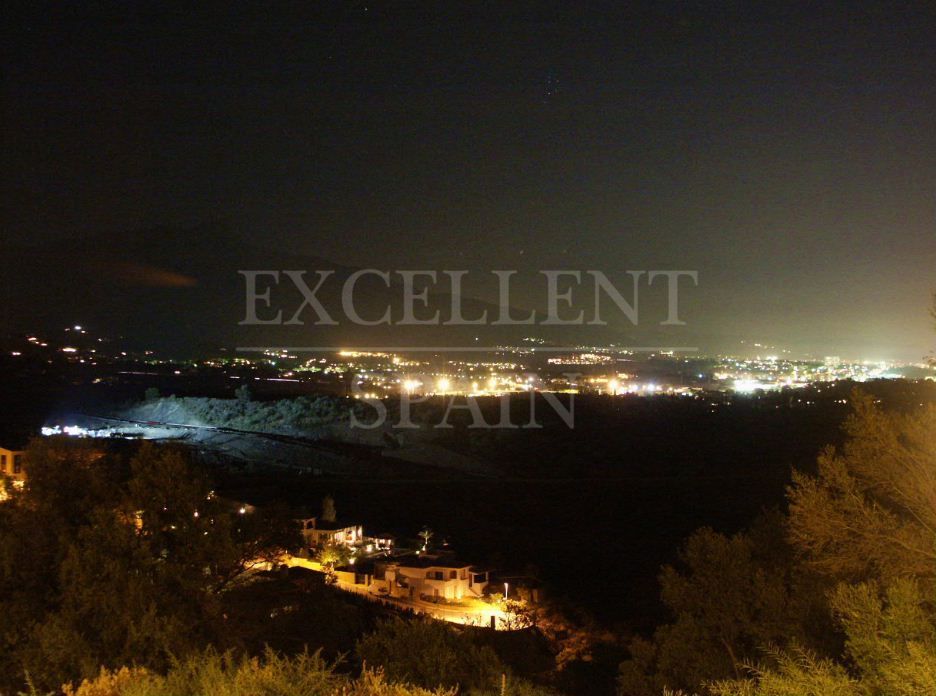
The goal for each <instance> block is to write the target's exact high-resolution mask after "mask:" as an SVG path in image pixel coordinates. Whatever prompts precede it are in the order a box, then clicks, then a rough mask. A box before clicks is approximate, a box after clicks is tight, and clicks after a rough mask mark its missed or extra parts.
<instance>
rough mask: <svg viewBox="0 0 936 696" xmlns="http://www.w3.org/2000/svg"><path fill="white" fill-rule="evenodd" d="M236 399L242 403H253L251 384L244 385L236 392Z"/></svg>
mask: <svg viewBox="0 0 936 696" xmlns="http://www.w3.org/2000/svg"><path fill="white" fill-rule="evenodd" d="M234 397H235V398H236V399H237V400H238V401H241V402H244V403H246V402H248V401H253V391H252V390H251V388H250V385H249V384H242V385H240V386H239V387H238V388H237V389H235V390H234Z"/></svg>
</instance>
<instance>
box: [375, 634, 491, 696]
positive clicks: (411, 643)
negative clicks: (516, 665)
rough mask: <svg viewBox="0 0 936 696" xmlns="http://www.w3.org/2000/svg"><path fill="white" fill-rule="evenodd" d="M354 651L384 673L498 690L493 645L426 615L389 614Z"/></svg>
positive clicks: (421, 682)
mask: <svg viewBox="0 0 936 696" xmlns="http://www.w3.org/2000/svg"><path fill="white" fill-rule="evenodd" d="M357 654H358V657H360V658H361V660H363V661H364V663H365V664H366V665H367V666H380V667H382V668H383V670H384V671H385V672H386V674H387V677H388V678H390V679H392V680H396V681H403V682H409V683H412V684H416V685H418V686H423V687H426V688H435V687H437V686H443V687H456V686H457V687H461V688H462V689H463V690H464V691H468V690H469V689H492V690H493V689H496V688H497V687H498V686H499V685H500V683H501V675H502V674H503V673H504V671H505V668H504V666H503V665H502V664H501V662H500V660H499V659H498V657H497V655H496V654H495V653H494V651H493V650H491V648H489V647H486V646H480V645H478V644H476V643H475V642H474V641H473V640H472V638H471V635H470V634H469V633H467V632H460V631H458V629H455V628H453V627H450V626H449V625H446V624H444V623H442V622H440V621H433V620H430V619H414V620H411V621H404V620H403V619H399V618H396V619H392V620H390V621H385V622H383V623H381V624H380V625H379V626H378V627H377V629H376V630H375V631H374V632H373V633H371V634H369V635H367V636H365V637H364V638H362V639H361V640H360V641H359V642H358V645H357Z"/></svg>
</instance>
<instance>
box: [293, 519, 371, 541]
mask: <svg viewBox="0 0 936 696" xmlns="http://www.w3.org/2000/svg"><path fill="white" fill-rule="evenodd" d="M299 524H300V525H301V528H302V538H303V539H304V540H305V542H306V544H307V545H308V546H310V547H311V548H314V549H317V548H321V547H322V546H326V545H328V544H334V545H336V546H348V547H352V546H358V545H359V544H362V543H363V542H364V527H362V526H361V525H359V524H351V525H346V524H342V523H340V522H329V521H326V520H320V519H319V518H317V517H307V518H306V519H304V520H299Z"/></svg>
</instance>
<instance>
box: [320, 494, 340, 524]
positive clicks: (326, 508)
mask: <svg viewBox="0 0 936 696" xmlns="http://www.w3.org/2000/svg"><path fill="white" fill-rule="evenodd" d="M337 517H338V513H337V512H336V511H335V499H334V498H332V497H331V496H330V495H326V496H325V497H324V498H322V521H323V522H334V521H335V520H336V519H337Z"/></svg>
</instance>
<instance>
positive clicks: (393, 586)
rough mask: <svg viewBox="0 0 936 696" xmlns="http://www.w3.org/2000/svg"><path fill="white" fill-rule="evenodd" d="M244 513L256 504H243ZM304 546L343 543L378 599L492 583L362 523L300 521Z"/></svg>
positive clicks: (454, 597) (6, 468)
mask: <svg viewBox="0 0 936 696" xmlns="http://www.w3.org/2000/svg"><path fill="white" fill-rule="evenodd" d="M23 456H24V452H23V451H22V450H10V449H5V448H2V447H0V499H3V497H5V495H6V493H5V488H3V486H2V483H3V482H4V481H11V482H12V484H13V485H14V486H22V485H23V482H24V481H25V473H24V468H23ZM239 505H240V512H241V513H242V514H245V513H247V512H249V511H252V510H253V506H251V505H248V504H245V503H240V504H239ZM298 523H299V525H300V528H301V531H302V537H303V541H304V544H305V547H306V549H307V550H308V551H309V552H312V553H315V552H316V551H318V550H320V549H322V548H323V547H326V546H335V547H344V549H346V550H347V552H348V554H347V556H348V558H349V561H348V563H346V564H344V565H338V566H337V567H335V568H334V569H333V572H334V575H335V577H336V579H337V580H338V581H339V583H341V585H342V586H344V587H348V588H353V589H355V590H358V591H363V592H366V593H369V594H372V595H375V596H377V597H387V598H395V599H405V600H410V601H415V600H422V601H430V602H439V601H442V600H446V601H453V602H458V601H461V600H464V599H469V598H481V597H482V596H483V594H484V592H485V589H486V588H488V586H489V585H490V583H491V577H490V572H489V571H487V570H482V569H480V568H477V567H475V566H473V565H471V564H470V563H465V562H464V561H462V560H459V559H458V558H457V556H456V555H455V554H454V553H451V552H449V551H439V552H436V551H430V550H427V545H423V548H422V549H418V550H412V551H406V550H399V549H397V548H396V545H395V539H394V537H393V536H392V535H389V534H379V535H376V536H365V534H364V528H363V526H362V525H359V524H351V525H349V524H343V523H340V522H337V521H335V520H334V519H326V518H324V517H308V518H305V519H301V520H298Z"/></svg>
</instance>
